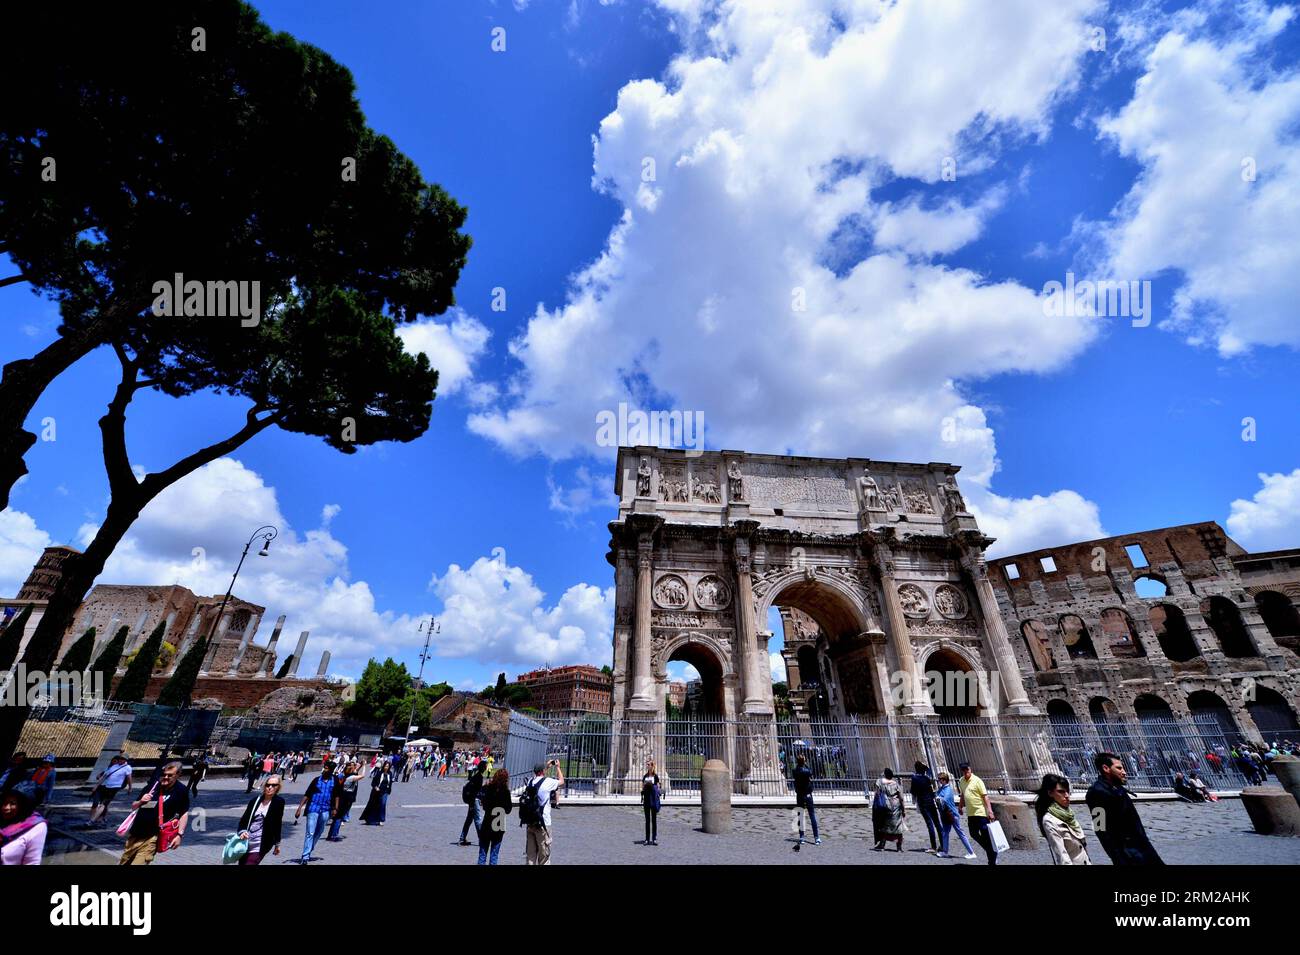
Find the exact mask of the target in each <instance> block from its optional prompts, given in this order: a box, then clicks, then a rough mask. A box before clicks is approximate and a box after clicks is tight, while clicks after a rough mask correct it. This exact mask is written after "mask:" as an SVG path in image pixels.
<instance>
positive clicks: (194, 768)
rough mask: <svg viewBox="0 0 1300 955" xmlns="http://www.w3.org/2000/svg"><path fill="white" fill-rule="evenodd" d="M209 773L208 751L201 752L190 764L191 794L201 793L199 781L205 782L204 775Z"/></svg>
mask: <svg viewBox="0 0 1300 955" xmlns="http://www.w3.org/2000/svg"><path fill="white" fill-rule="evenodd" d="M207 774H208V754H207V751H206V750H204V751H203V752H201V753H199V755H197V756H195V757H194V762H193V764H191V766H190V796H192V797H193V796H197V795H198V794H199V783H201V782H203V777H204V776H206V775H207Z"/></svg>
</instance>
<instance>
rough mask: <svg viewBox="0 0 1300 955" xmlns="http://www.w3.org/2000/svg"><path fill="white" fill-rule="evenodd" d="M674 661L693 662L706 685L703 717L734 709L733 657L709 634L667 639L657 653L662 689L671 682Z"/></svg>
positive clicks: (690, 633)
mask: <svg viewBox="0 0 1300 955" xmlns="http://www.w3.org/2000/svg"><path fill="white" fill-rule="evenodd" d="M673 660H681V661H683V662H685V663H689V664H690V665H691V666H693V667H694V668H695V669H696V671H697V672H698V673H699V674H700V680H701V682H702V683H703V687H702V689H703V693H702V694H701V709H702V711H703V712H702V714H694V715H697V716H698V715H709V716H717V717H722V716H725V715H727V714H728V713H729V712H730V710H731V709H732V707H731V706H730V703H731V700H730V698H729V697H730V693H731V690H732V688H733V687H734V685H735V682H736V677H735V673H734V672H733V670H732V666H731V654H730V653H728V652H727V651H726V650H724V649H723V648H722V647H721V646H720V645H719V644H718V642H717V641H716V640H715V639H714V638H712V637H710V636H708V635H707V634H703V633H698V632H695V631H683V632H682V633H679V634H677V635H676V636H673V637H670V638H669V639H667V640H665V641H664V642H663V644H662V646H661V647H660V648H659V652H658V653H656V654H655V659H654V672H655V679H656V680H657V681H658V683H659V684H660V685H661V686H664V687H666V686H667V683H668V664H669V662H671V661H673Z"/></svg>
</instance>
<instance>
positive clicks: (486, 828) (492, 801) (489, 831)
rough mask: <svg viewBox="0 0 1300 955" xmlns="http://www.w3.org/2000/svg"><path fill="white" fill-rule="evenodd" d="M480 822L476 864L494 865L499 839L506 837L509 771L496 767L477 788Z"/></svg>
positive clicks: (508, 812) (499, 848)
mask: <svg viewBox="0 0 1300 955" xmlns="http://www.w3.org/2000/svg"><path fill="white" fill-rule="evenodd" d="M478 798H479V803H480V804H481V806H482V810H481V813H480V815H481V819H482V822H481V824H480V825H479V827H478V864H479V865H496V864H497V857H498V856H499V855H500V854H501V841H502V840H503V839H505V837H506V816H508V815H510V810H511V808H512V806H511V803H512V800H511V798H510V771H509V770H507V769H498V770H497V771H496V772H495V773H493V774H492V779H491V781H490V782H488V784H487V785H486V786H484V787H483V788H482V789H481V790H479V795H478Z"/></svg>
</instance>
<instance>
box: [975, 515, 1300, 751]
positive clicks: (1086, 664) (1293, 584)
mask: <svg viewBox="0 0 1300 955" xmlns="http://www.w3.org/2000/svg"><path fill="white" fill-rule="evenodd" d="M989 577H990V579H991V580H992V582H993V586H994V592H995V594H996V595H997V600H998V604H999V608H1000V610H1001V613H1002V616H1003V620H1004V622H1005V624H1006V628H1007V631H1008V632H1009V633H1010V634H1012V635H1013V638H1016V639H1013V646H1014V649H1015V653H1016V657H1017V659H1018V660H1019V662H1020V668H1021V672H1022V673H1024V675H1025V682H1026V688H1027V689H1028V690H1029V692H1030V696H1031V698H1032V699H1033V700H1034V702H1035V703H1036V704H1037V706H1038V708H1039V709H1040V710H1041V711H1042V712H1044V713H1046V714H1047V715H1048V716H1049V717H1052V718H1054V719H1063V720H1080V721H1088V722H1094V721H1098V720H1105V719H1116V718H1118V719H1142V718H1148V717H1160V716H1174V717H1189V716H1190V717H1202V716H1203V717H1208V718H1213V719H1214V720H1216V721H1217V722H1218V723H1219V724H1220V725H1221V726H1222V727H1223V729H1224V731H1225V733H1227V734H1228V735H1229V736H1233V737H1242V736H1244V737H1246V738H1249V739H1255V740H1258V739H1266V740H1272V739H1275V738H1277V737H1288V736H1289V737H1291V738H1295V736H1296V735H1297V732H1298V724H1297V720H1296V714H1297V712H1300V656H1297V653H1300V612H1297V606H1298V605H1300V549H1295V550H1283V551H1271V552H1268V553H1258V554H1251V553H1248V552H1247V551H1246V550H1245V549H1244V548H1242V547H1241V546H1240V545H1238V544H1237V543H1236V542H1235V541H1234V540H1232V538H1230V537H1228V535H1227V534H1226V533H1224V531H1223V528H1221V527H1220V526H1219V525H1218V524H1216V523H1214V522H1212V521H1210V522H1204V523H1199V524H1184V525H1180V526H1177V527H1166V528H1162V529H1160V530H1151V531H1144V532H1141V533H1136V534H1128V535H1123V536H1120V537H1108V538H1104V539H1102V540H1092V541H1084V542H1082V543H1077V544H1069V545H1065V546H1062V547H1053V548H1047V549H1044V550H1036V551H1031V552H1029V553H1025V554H1015V555H1013V556H1010V557H1003V558H1000V559H997V560H990V561H989Z"/></svg>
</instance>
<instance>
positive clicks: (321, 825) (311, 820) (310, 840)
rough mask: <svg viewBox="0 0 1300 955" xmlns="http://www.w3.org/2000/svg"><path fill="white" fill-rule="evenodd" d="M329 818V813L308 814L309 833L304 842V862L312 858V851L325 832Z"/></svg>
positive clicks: (304, 837)
mask: <svg viewBox="0 0 1300 955" xmlns="http://www.w3.org/2000/svg"><path fill="white" fill-rule="evenodd" d="M329 817H330V814H329V813H328V812H308V813H307V832H306V834H305V835H304V836H303V840H302V861H303V862H306V861H307V860H308V859H310V858H311V851H312V850H313V849H315V848H316V841H317V840H318V839H320V834H321V833H322V832H324V831H325V822H326V820H328V819H329Z"/></svg>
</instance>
